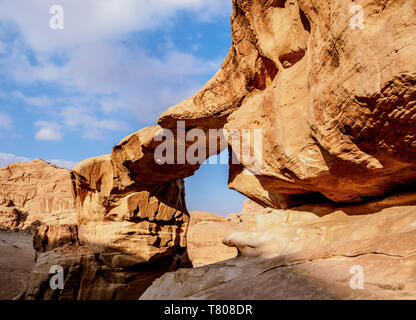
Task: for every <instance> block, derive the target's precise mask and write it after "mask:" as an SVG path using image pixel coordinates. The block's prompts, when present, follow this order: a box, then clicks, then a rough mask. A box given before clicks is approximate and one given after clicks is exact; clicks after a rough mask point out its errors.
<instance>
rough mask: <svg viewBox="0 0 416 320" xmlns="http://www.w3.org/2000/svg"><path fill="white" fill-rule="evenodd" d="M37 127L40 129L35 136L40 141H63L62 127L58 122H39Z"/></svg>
mask: <svg viewBox="0 0 416 320" xmlns="http://www.w3.org/2000/svg"><path fill="white" fill-rule="evenodd" d="M36 126H38V127H40V129H39V131H38V132H37V133H36V136H35V138H36V139H38V140H45V141H61V140H62V139H63V135H62V133H61V131H60V130H61V129H60V126H59V124H57V123H56V122H48V121H38V122H36Z"/></svg>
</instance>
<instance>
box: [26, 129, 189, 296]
mask: <svg viewBox="0 0 416 320" xmlns="http://www.w3.org/2000/svg"><path fill="white" fill-rule="evenodd" d="M148 130H149V128H147V129H144V130H142V131H140V132H138V133H136V134H133V135H131V136H129V137H127V138H125V139H123V140H122V141H121V142H120V143H119V144H118V145H116V146H115V147H114V148H113V152H112V154H111V155H104V156H101V157H97V158H92V159H87V160H85V161H83V162H81V163H79V164H78V165H76V166H75V167H74V168H73V170H72V172H71V177H72V185H73V194H74V201H75V209H76V214H77V223H76V225H59V226H55V227H52V228H48V227H46V228H38V230H37V233H36V235H35V241H34V243H35V249H36V250H37V254H38V258H37V264H36V266H35V268H34V271H33V273H32V276H31V278H30V281H29V287H28V290H27V291H26V293H25V298H26V299H77V300H85V299H107V300H109V299H137V298H139V297H140V295H141V294H142V292H143V291H144V290H145V289H146V288H147V287H148V286H149V285H150V284H151V283H152V281H153V280H155V279H156V278H158V277H160V276H161V275H162V274H164V273H165V272H166V271H172V270H176V269H177V268H179V267H187V266H191V263H190V261H189V258H188V255H187V251H186V233H187V229H188V224H189V214H188V212H187V209H186V205H185V200H184V199H185V198H184V197H185V193H184V184H183V180H182V179H179V178H177V179H172V178H170V177H167V176H161V178H160V179H157V174H158V173H159V172H158V171H157V170H156V169H158V167H157V164H155V166H153V167H152V165H151V164H150V163H149V155H148V152H149V151H148V150H149V149H148V148H147V146H146V145H145V144H146V143H147V141H151V139H152V138H153V135H152V133H153V130H152V128H150V131H148ZM142 141H143V142H142ZM152 159H153V154H152ZM153 161H154V160H153ZM151 170H154V172H153V171H151ZM152 176H155V179H151V177H152ZM54 265H59V266H61V267H62V268H63V270H64V274H65V286H64V289H63V290H53V289H51V288H50V287H49V285H48V283H49V279H50V277H51V275H50V274H49V270H50V268H51V267H53V266H54Z"/></svg>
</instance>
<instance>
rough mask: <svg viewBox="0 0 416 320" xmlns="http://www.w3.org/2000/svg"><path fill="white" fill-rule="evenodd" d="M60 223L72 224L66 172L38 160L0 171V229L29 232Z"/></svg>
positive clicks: (69, 182) (70, 190) (74, 216)
mask: <svg viewBox="0 0 416 320" xmlns="http://www.w3.org/2000/svg"><path fill="white" fill-rule="evenodd" d="M60 223H62V224H68V223H69V224H74V223H76V215H75V209H74V198H73V195H72V183H71V175H70V171H69V170H68V169H65V168H58V167H56V166H55V165H53V164H50V163H48V162H45V161H43V160H40V159H37V160H34V161H32V162H22V163H14V164H11V165H9V166H7V167H5V168H2V169H0V226H1V227H4V228H8V229H29V230H32V231H33V230H34V228H36V226H37V225H40V224H60ZM32 225H33V227H32Z"/></svg>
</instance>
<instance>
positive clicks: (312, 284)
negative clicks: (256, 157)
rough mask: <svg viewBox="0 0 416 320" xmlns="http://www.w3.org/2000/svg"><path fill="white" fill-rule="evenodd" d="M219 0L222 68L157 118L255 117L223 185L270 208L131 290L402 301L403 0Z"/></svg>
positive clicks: (407, 285)
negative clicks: (224, 1) (224, 2)
mask: <svg viewBox="0 0 416 320" xmlns="http://www.w3.org/2000/svg"><path fill="white" fill-rule="evenodd" d="M233 3H234V12H233V16H232V18H231V25H232V30H233V45H232V48H231V50H230V53H229V55H228V57H227V59H226V61H225V62H224V64H223V66H222V69H221V70H220V71H219V72H218V73H217V74H216V76H215V77H214V78H213V80H211V81H210V82H209V83H208V84H207V85H206V86H205V87H204V88H203V89H202V90H201V91H200V92H199V93H197V94H196V95H195V96H194V97H193V98H191V99H189V100H186V101H185V102H183V103H181V104H179V105H177V106H174V107H172V108H171V109H169V110H168V111H166V112H165V113H164V114H162V116H161V118H160V119H159V125H160V126H162V127H170V126H172V124H173V123H174V121H175V120H178V119H180V120H184V121H185V122H186V123H187V128H189V129H191V128H193V127H198V126H199V127H200V128H202V129H205V128H206V127H207V126H209V125H214V123H212V124H210V123H209V119H213V120H212V121H213V122H215V124H216V126H217V127H219V126H223V127H224V128H225V129H227V130H232V129H239V130H244V129H251V130H253V129H262V132H263V135H262V142H263V144H262V169H261V171H260V172H259V173H258V174H254V175H253V174H251V175H248V174H246V173H247V170H246V169H250V164H249V163H245V162H244V161H242V163H241V164H234V165H231V167H230V177H229V186H230V187H231V188H234V189H236V190H238V191H240V192H241V193H243V194H245V195H247V196H248V197H250V198H251V199H253V200H255V201H256V202H258V203H261V204H263V205H265V206H269V207H272V208H275V209H276V210H269V212H268V213H267V214H264V213H263V214H260V215H257V216H256V223H255V224H252V229H251V230H250V231H245V232H238V233H234V234H232V235H230V236H228V237H226V238H225V239H224V241H223V242H224V244H226V245H228V246H230V247H233V248H237V249H238V251H239V254H240V255H239V257H237V258H235V259H232V260H228V261H225V262H219V263H216V264H213V265H208V266H203V267H201V268H196V269H190V270H179V271H177V272H172V273H168V274H166V275H164V276H163V277H161V278H159V279H158V280H156V281H155V282H154V283H153V285H152V286H151V287H149V289H147V290H146V292H145V293H144V294H143V296H142V297H141V299H229V298H230V297H232V298H233V299H414V298H415V297H416V278H415V275H416V272H415V270H416V260H415V257H416V255H415V254H416V252H415V241H416V233H415V232H416V229H415V228H416V221H415V220H416V215H415V214H416V197H415V193H414V190H415V180H416V161H415V156H416V148H415V147H416V91H415V88H416V87H415V85H416V81H415V80H416V61H415V59H413V56H414V53H415V52H416V47H415V46H416V44H415V43H416V42H415V41H414V40H415V34H416V33H415V31H416V15H415V13H416V1H414V0H411V1H407V0H398V1H394V2H390V1H382V0H380V1H366V0H363V1H359V3H356V2H355V1H354V2H348V1H336V0H330V1H322V0H312V1H309V0H299V1H295V0H293V1H285V0H276V1H274V0H273V1H262V0H257V1H243V0H234V1H233ZM357 5H358V6H357ZM360 17H362V18H363V20H362V21H361V22H362V25H360V23H358V24H357V22H360V19H359V18H360ZM229 88H234V89H233V90H230V89H229ZM230 91H234V93H235V95H229V92H230ZM231 96H232V97H233V98H232V99H231V98H230V97H231ZM216 97H218V100H217V99H216ZM211 101H220V102H218V103H211ZM214 119H215V120H214ZM229 144H230V151H231V152H235V153H238V150H235V148H233V146H232V144H231V143H230V141H229ZM251 149H252V151H255V149H256V147H255V145H254V144H251ZM405 191H409V192H405ZM305 203H307V204H305Z"/></svg>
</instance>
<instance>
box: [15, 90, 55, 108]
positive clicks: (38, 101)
mask: <svg viewBox="0 0 416 320" xmlns="http://www.w3.org/2000/svg"><path fill="white" fill-rule="evenodd" d="M12 96H13V97H15V98H17V99H20V100H23V101H24V102H26V103H27V104H29V105H32V106H35V107H39V108H46V107H51V106H52V105H53V104H54V103H56V101H57V100H58V99H55V100H52V99H50V98H48V97H46V96H38V97H28V96H26V95H24V94H23V93H22V92H20V91H13V92H12Z"/></svg>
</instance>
